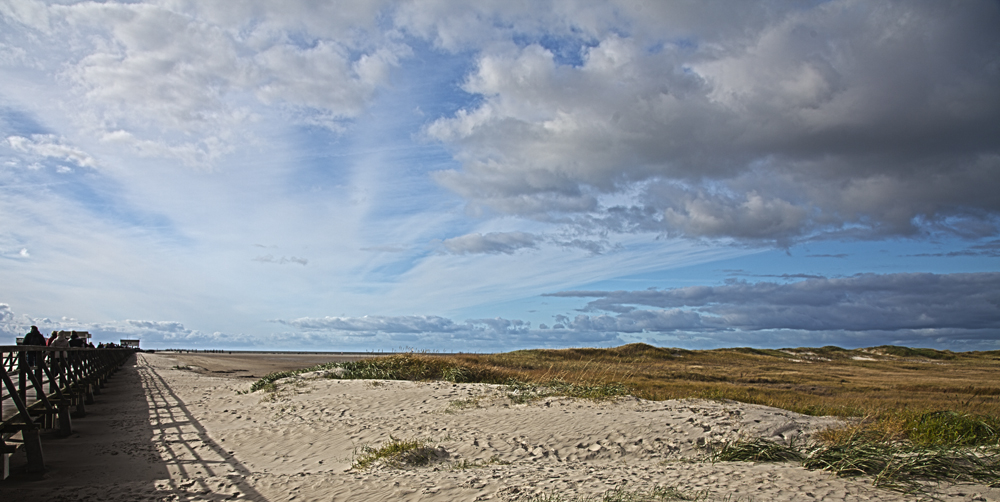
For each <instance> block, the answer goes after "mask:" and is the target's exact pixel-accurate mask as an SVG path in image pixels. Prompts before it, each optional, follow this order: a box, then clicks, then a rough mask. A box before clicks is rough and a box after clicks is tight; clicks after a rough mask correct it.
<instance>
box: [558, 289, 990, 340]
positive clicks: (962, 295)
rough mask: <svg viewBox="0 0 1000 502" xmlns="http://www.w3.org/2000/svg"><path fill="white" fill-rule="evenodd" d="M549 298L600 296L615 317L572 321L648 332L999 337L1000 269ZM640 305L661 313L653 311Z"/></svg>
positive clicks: (591, 305) (591, 306)
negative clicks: (906, 333)
mask: <svg viewBox="0 0 1000 502" xmlns="http://www.w3.org/2000/svg"><path fill="white" fill-rule="evenodd" d="M552 296H561V297H580V298H598V299H597V300H592V301H590V302H588V303H587V310H591V311H607V312H616V313H618V314H619V315H617V316H615V317H609V316H606V315H598V316H578V317H577V319H576V320H574V321H573V323H571V326H574V327H583V328H584V329H592V328H591V325H592V324H594V323H597V325H599V326H608V329H610V328H611V327H612V326H617V327H619V328H621V327H633V328H632V329H631V331H637V330H640V329H641V330H642V331H646V332H651V331H664V332H669V331H676V330H700V331H703V330H719V331H725V330H740V331H758V330H800V331H806V332H812V331H856V332H865V331H898V330H979V331H982V333H984V334H983V335H982V336H985V337H987V338H992V339H1000V273H977V274H948V275H937V274H887V275H878V274H860V275H856V276H852V277H846V278H837V279H825V278H824V279H806V280H803V281H799V282H793V283H789V284H779V283H773V282H756V283H750V282H745V281H739V282H732V283H730V284H726V285H723V286H693V287H686V288H677V289H669V290H662V291H661V290H645V291H615V292H603V293H602V292H598V291H567V292H562V293H556V294H553V295H552ZM639 306H642V307H656V308H661V309H665V310H662V311H654V312H652V313H651V312H650V311H647V310H639V309H638V307H639ZM616 329H617V328H616ZM621 331H625V330H623V329H621Z"/></svg>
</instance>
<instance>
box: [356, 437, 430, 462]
mask: <svg viewBox="0 0 1000 502" xmlns="http://www.w3.org/2000/svg"><path fill="white" fill-rule="evenodd" d="M435 456H436V455H435V452H434V448H432V447H431V446H430V444H429V443H428V442H426V441H421V440H419V439H397V438H394V437H392V436H389V441H387V442H386V443H385V444H383V445H381V446H378V447H373V446H367V445H366V446H362V447H361V448H360V450H359V451H357V452H356V454H355V458H354V462H353V463H352V464H351V469H357V470H364V469H368V468H371V467H374V466H375V465H385V466H387V467H394V468H400V467H405V466H421V465H427V464H429V463H430V461H431V460H433V459H434V458H435Z"/></svg>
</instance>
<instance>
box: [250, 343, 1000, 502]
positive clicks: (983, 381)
mask: <svg viewBox="0 0 1000 502" xmlns="http://www.w3.org/2000/svg"><path fill="white" fill-rule="evenodd" d="M334 367H339V368H341V370H340V373H341V374H340V376H339V377H340V378H370V379H398V380H447V381H452V382H482V383H491V384H500V385H501V386H502V387H501V389H502V390H503V391H504V393H505V394H506V396H507V397H508V398H510V399H511V401H513V402H514V403H525V402H530V401H533V400H537V399H541V398H546V397H551V396H572V397H580V398H588V399H609V398H615V397H619V396H628V395H631V396H635V397H639V398H643V399H649V400H665V399H684V398H705V399H715V400H733V401H739V402H743V403H749V404H759V405H765V406H772V407H776V408H782V409H786V410H790V411H794V412H798V413H804V414H808V415H833V416H841V417H849V418H850V417H853V418H854V420H853V421H852V423H851V424H850V425H848V426H846V427H843V428H840V429H832V430H827V431H824V432H822V433H820V434H818V435H816V436H815V437H814V438H813V439H812V442H811V443H810V444H801V445H778V444H773V443H767V442H763V441H760V440H747V441H744V442H743V443H739V444H735V443H734V444H730V445H723V446H722V450H719V451H717V452H716V455H715V457H714V458H715V459H716V460H748V461H755V462H762V461H795V462H801V463H802V465H804V466H806V467H808V468H811V469H823V470H828V471H831V472H834V473H836V474H837V475H841V476H855V475H865V476H870V477H872V480H873V483H874V484H876V485H877V486H881V487H884V488H891V489H895V490H899V491H904V492H912V491H919V489H920V487H921V486H924V485H926V484H927V483H935V482H941V481H950V482H956V481H975V482H983V483H997V482H998V481H1000V467H998V465H1000V464H998V460H997V459H998V456H997V455H998V453H997V452H998V451H1000V384H997V383H996V381H997V380H996V375H997V373H998V370H1000V351H991V352H961V353H956V352H950V351H938V350H933V349H913V348H908V347H895V346H881V347H872V348H867V349H854V350H847V349H842V348H839V347H832V346H828V347H820V348H793V349H782V350H773V349H753V348H731V349H718V350H705V351H691V350H683V349H669V348H658V347H652V346H649V345H645V344H631V345H625V346H621V347H616V348H611V349H587V348H583V349H563V350H521V351H514V352H507V353H502V354H458V355H447V356H444V355H433V354H415V353H408V354H394V355H390V356H383V357H376V358H372V359H366V360H362V361H356V362H349V363H340V364H334V363H331V364H327V365H320V366H316V367H312V368H305V369H302V370H296V371H292V372H281V373H275V374H272V375H268V376H266V377H264V378H262V379H261V380H259V381H258V382H256V383H255V384H254V385H253V387H252V388H251V391H256V390H261V389H265V390H273V389H274V385H276V382H277V381H278V380H280V379H281V378H285V377H289V376H294V375H296V374H299V373H303V372H307V371H316V370H319V369H332V368H334ZM457 408H458V407H456V409H457ZM722 451H724V452H725V453H721V452H722ZM639 495H642V494H639ZM642 496H646V495H642ZM553 500H555V499H553ZM623 500H624V499H623ZM636 500H653V499H649V498H645V499H636Z"/></svg>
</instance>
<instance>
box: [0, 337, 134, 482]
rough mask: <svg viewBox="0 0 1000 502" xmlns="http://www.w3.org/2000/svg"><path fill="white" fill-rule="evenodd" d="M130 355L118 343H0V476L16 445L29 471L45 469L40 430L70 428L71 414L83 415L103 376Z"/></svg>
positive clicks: (131, 352) (67, 430) (66, 430)
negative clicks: (89, 345) (86, 345)
mask: <svg viewBox="0 0 1000 502" xmlns="http://www.w3.org/2000/svg"><path fill="white" fill-rule="evenodd" d="M134 354H135V350H134V349H121V348H116V349H91V348H52V347H40V346H24V345H3V346H0V456H2V457H3V465H2V472H0V474H2V476H0V479H6V477H7V476H8V474H9V472H8V459H9V458H10V455H11V454H13V453H14V452H16V451H17V450H18V449H20V448H24V452H25V455H26V456H27V459H28V465H27V467H26V469H27V471H28V472H41V471H44V470H45V460H44V456H43V454H42V444H41V439H40V436H39V432H40V431H43V430H47V429H54V430H56V431H57V432H58V433H59V434H60V435H69V434H70V433H72V431H73V422H72V419H73V418H74V417H82V416H84V415H85V414H86V406H87V405H88V404H92V403H93V402H94V396H95V395H97V394H100V389H101V387H103V386H104V383H105V382H106V381H107V379H108V378H110V377H111V375H112V374H113V373H114V372H115V371H117V370H118V369H119V368H120V367H121V366H122V365H123V364H124V363H125V361H127V360H128V359H129V358H130V357H132V356H133V355H134Z"/></svg>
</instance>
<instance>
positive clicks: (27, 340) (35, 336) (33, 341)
mask: <svg viewBox="0 0 1000 502" xmlns="http://www.w3.org/2000/svg"><path fill="white" fill-rule="evenodd" d="M45 343H46V342H45V335H43V334H42V332H41V331H38V326H32V327H31V331H28V334H27V335H24V345H41V346H43V347H44V346H45ZM37 357H38V353H37V352H28V367H29V368H34V367H35V362H36V361H37Z"/></svg>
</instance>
